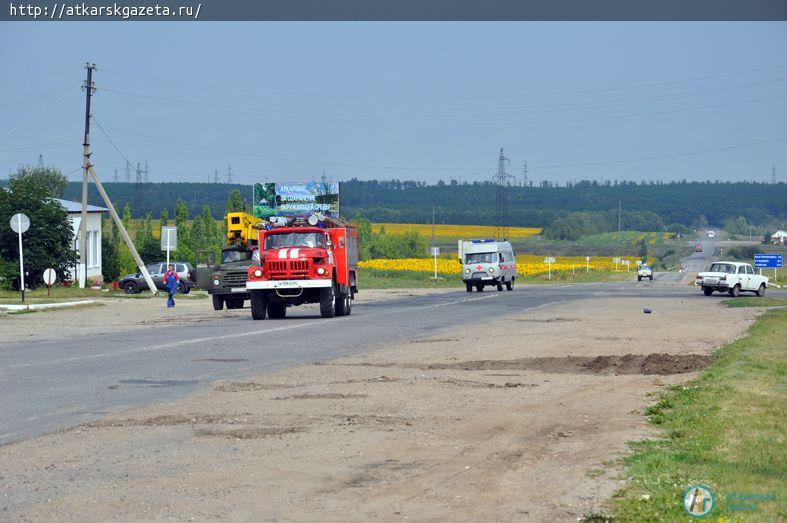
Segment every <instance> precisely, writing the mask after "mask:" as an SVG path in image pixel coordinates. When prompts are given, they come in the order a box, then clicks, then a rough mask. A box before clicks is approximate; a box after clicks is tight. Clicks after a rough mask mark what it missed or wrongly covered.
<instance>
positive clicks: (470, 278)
mask: <svg viewBox="0 0 787 523" xmlns="http://www.w3.org/2000/svg"><path fill="white" fill-rule="evenodd" d="M458 251H459V262H460V263H461V264H462V281H464V282H465V287H466V288H467V292H472V291H473V287H475V289H476V291H478V292H483V290H484V287H486V286H487V285H492V286H495V287H497V290H499V291H502V290H503V286H504V285H505V287H506V289H508V290H509V291H510V290H512V289H513V288H514V282H515V281H516V258H515V257H514V250H513V249H512V248H511V244H510V243H509V242H498V241H495V240H494V239H491V238H490V239H485V240H459V248H458Z"/></svg>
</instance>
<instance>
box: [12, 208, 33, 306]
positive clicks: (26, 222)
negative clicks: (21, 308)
mask: <svg viewBox="0 0 787 523" xmlns="http://www.w3.org/2000/svg"><path fill="white" fill-rule="evenodd" d="M29 228H30V218H28V217H27V215H26V214H24V213H21V212H20V213H16V214H15V215H13V216H11V230H12V231H14V232H15V233H16V234H17V235H18V236H19V288H20V289H21V290H22V303H24V301H25V262H24V257H23V256H22V233H23V232H25V231H27V230H28V229H29Z"/></svg>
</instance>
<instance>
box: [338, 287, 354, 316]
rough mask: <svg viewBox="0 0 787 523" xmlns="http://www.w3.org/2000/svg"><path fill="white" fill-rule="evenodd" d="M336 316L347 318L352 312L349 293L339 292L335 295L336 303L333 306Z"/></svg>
mask: <svg viewBox="0 0 787 523" xmlns="http://www.w3.org/2000/svg"><path fill="white" fill-rule="evenodd" d="M334 306H335V309H336V315H337V316H349V315H350V312H352V298H351V296H350V293H349V292H347V293H343V292H340V293H339V294H337V295H336V303H335V304H334Z"/></svg>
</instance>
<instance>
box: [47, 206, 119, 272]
mask: <svg viewBox="0 0 787 523" xmlns="http://www.w3.org/2000/svg"><path fill="white" fill-rule="evenodd" d="M55 201H56V202H58V203H59V204H60V205H62V206H63V208H64V209H65V210H66V211H67V212H68V220H69V221H70V222H71V227H72V228H73V230H74V250H75V251H76V252H77V254H79V253H80V247H81V246H82V243H81V242H79V241H77V238H78V237H79V228H80V225H81V223H82V204H81V203H80V202H71V201H68V200H58V199H56V200H55ZM106 210H107V209H106V208H105V207H96V206H95V205H88V206H87V224H86V225H87V227H86V229H85V230H86V233H87V280H88V282H92V281H94V280H101V274H102V268H101V213H103V212H104V211H106ZM77 270H78V272H77ZM81 274H82V267H81V265H78V267H74V268H73V269H72V270H71V275H72V279H74V280H79V279H80V278H78V276H81Z"/></svg>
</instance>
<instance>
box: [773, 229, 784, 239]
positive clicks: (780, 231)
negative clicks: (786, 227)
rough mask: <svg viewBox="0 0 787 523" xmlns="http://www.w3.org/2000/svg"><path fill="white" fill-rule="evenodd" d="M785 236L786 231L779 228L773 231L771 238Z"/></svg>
mask: <svg viewBox="0 0 787 523" xmlns="http://www.w3.org/2000/svg"><path fill="white" fill-rule="evenodd" d="M785 236H787V231H782V230H781V229H780V230H778V231H776V232H775V233H773V235H772V236H771V238H784V237H785Z"/></svg>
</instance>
